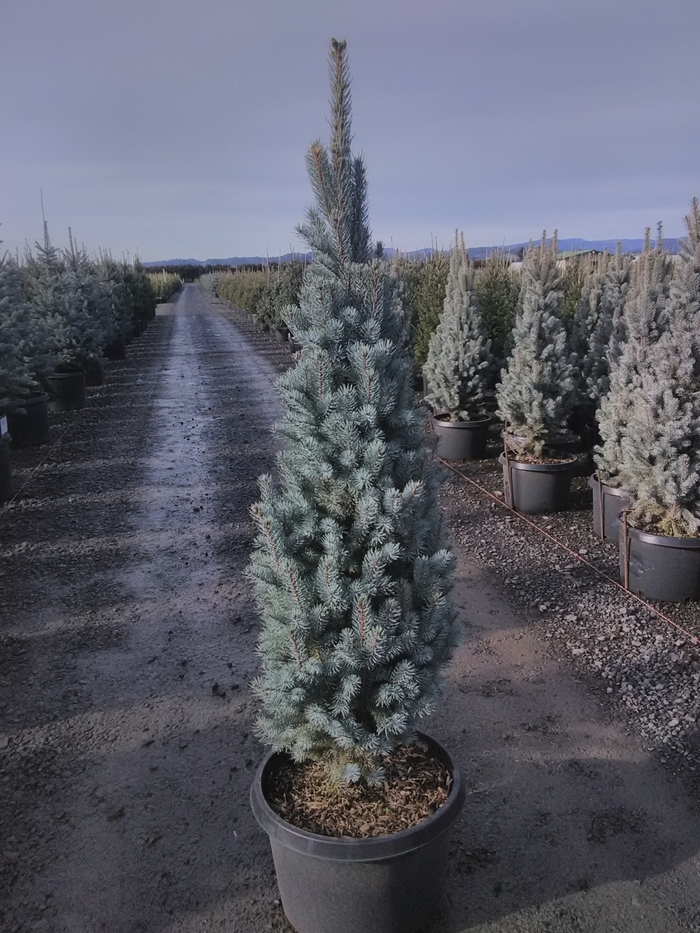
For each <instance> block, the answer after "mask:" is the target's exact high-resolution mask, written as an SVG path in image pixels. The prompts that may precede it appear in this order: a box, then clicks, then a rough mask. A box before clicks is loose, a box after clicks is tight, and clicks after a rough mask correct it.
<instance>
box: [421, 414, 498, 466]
mask: <svg viewBox="0 0 700 933" xmlns="http://www.w3.org/2000/svg"><path fill="white" fill-rule="evenodd" d="M490 424H491V419H490V418H489V417H488V416H487V417H485V418H479V419H477V420H474V421H447V420H444V419H442V418H440V416H439V415H436V416H433V429H434V431H435V434H436V435H437V439H438V444H437V455H438V457H442V459H443V460H483V459H484V457H485V456H486V441H487V439H488V433H489V425H490Z"/></svg>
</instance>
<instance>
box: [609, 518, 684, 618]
mask: <svg viewBox="0 0 700 933" xmlns="http://www.w3.org/2000/svg"><path fill="white" fill-rule="evenodd" d="M620 528H621V531H620V579H621V581H622V583H623V584H624V585H625V587H626V588H627V589H628V590H630V591H631V592H632V593H637V594H638V595H639V596H644V597H645V598H646V599H661V600H664V601H666V602H674V603H680V602H685V601H686V600H689V599H693V600H700V538H676V537H674V536H673V535H653V534H649V533H648V532H646V531H640V530H639V529H638V528H632V526H631V525H628V524H627V522H626V521H623V522H622V523H621V525H620Z"/></svg>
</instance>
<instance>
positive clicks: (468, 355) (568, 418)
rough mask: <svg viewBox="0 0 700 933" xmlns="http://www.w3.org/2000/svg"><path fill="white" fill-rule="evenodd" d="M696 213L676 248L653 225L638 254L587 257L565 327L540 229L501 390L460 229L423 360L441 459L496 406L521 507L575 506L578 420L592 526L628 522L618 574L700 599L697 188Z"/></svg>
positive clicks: (554, 260)
mask: <svg viewBox="0 0 700 933" xmlns="http://www.w3.org/2000/svg"><path fill="white" fill-rule="evenodd" d="M686 225H687V229H688V237H687V239H685V240H684V241H682V247H681V253H680V255H679V256H678V257H677V259H676V260H675V261H674V259H673V258H672V257H671V256H670V255H669V254H668V253H667V252H666V250H665V249H664V246H663V236H662V231H661V228H660V227H659V232H658V239H657V244H656V246H655V247H653V248H652V245H651V241H650V236H649V230H647V234H646V238H645V245H644V249H643V251H642V253H641V254H640V255H639V256H637V257H630V256H623V255H622V253H621V251H620V250H619V249H618V252H617V253H616V254H615V255H614V256H610V255H607V254H605V255H602V256H599V257H596V258H595V260H594V261H592V262H590V265H589V267H588V269H587V274H586V275H584V276H583V278H582V282H581V288H580V296H579V298H578V301H577V304H576V309H575V313H574V316H573V319H572V320H571V321H570V324H569V327H568V328H567V326H566V321H565V318H564V314H563V305H564V300H565V288H564V283H563V279H564V269H563V263H562V262H561V261H560V260H559V259H558V257H557V244H556V235H555V237H554V238H553V239H552V240H551V242H549V243H548V242H547V240H546V237H545V236H544V235H543V238H542V241H541V243H540V244H539V245H537V246H535V247H531V248H530V249H529V250H528V251H527V252H526V254H525V256H524V260H523V264H522V271H521V280H520V294H519V299H518V303H517V311H516V316H515V322H514V326H513V329H512V331H511V333H510V334H509V335H508V337H507V338H506V341H505V343H504V348H505V356H506V359H505V363H504V365H502V367H501V368H500V376H499V377H497V378H498V381H497V382H496V385H495V405H491V404H490V402H491V399H490V396H489V386H490V385H492V384H493V380H494V370H495V369H496V368H497V367H498V363H499V361H498V358H497V357H496V355H495V354H494V353H493V352H492V351H491V347H490V342H489V340H488V339H487V337H486V330H485V327H484V323H483V318H482V315H481V310H480V307H479V300H478V294H477V292H476V290H475V288H474V284H473V283H474V276H473V270H471V268H470V264H469V262H468V258H467V255H466V252H465V250H464V247H463V244H462V245H460V244H457V242H455V247H454V249H453V251H452V256H451V260H450V270H449V276H448V281H447V289H446V296H445V302H444V309H443V313H442V316H441V318H440V322H439V324H438V326H437V328H436V330H435V331H434V333H433V335H432V337H431V340H430V345H429V350H428V354H427V360H426V363H425V366H424V368H423V372H424V375H425V378H426V383H427V387H428V391H427V395H426V398H427V401H428V402H429V403H430V404H431V405H432V406H433V407H434V409H435V412H434V424H435V429H436V431H437V432H438V435H439V437H440V448H439V449H440V450H441V452H442V455H443V456H444V457H445V458H446V459H466V458H470V457H478V456H482V455H483V453H482V452H483V448H484V444H485V432H486V430H487V428H488V425H489V423H490V416H491V415H492V414H493V413H494V408H495V414H496V415H497V416H498V417H499V418H500V419H501V421H502V422H503V425H504V430H503V437H504V451H503V454H502V455H501V458H500V459H501V462H502V464H503V470H504V487H505V494H506V499H507V501H508V503H509V504H510V505H512V506H514V507H515V508H517V509H519V510H521V511H526V512H541V511H551V510H558V509H562V508H565V507H566V504H567V501H568V493H569V487H570V483H571V478H572V476H573V473H574V467H575V465H576V458H575V457H574V456H572V455H570V454H566V453H565V452H564V451H563V449H562V448H563V447H565V446H566V445H567V443H568V445H569V446H570V445H571V434H572V432H571V428H572V426H573V427H575V428H577V429H578V430H579V431H580V432H581V433H583V434H584V435H587V436H588V437H589V439H593V440H596V439H597V440H598V444H597V445H596V446H595V449H594V459H595V464H596V466H597V468H598V470H597V474H596V475H595V477H593V478H592V479H591V486H592V488H593V491H594V524H595V527H596V530H597V531H598V533H599V534H601V535H603V536H605V537H608V538H613V537H614V538H615V539H617V538H618V534H617V532H618V526H619V525H620V522H621V521H622V526H623V532H624V533H623V536H622V539H621V541H620V547H621V576H622V579H623V580H624V582H625V583H626V584H627V585H628V586H629V587H630V588H631V589H633V590H635V591H636V592H641V593H643V594H644V595H646V596H649V597H651V598H660V599H686V598H695V599H697V598H700V538H699V537H698V531H699V530H700V394H699V393H700V363H698V360H700V353H699V352H698V351H699V350H700V346H699V345H698V344H699V341H700V209H699V207H698V201H697V199H694V200H693V202H692V205H691V210H690V213H689V214H688V216H687V217H686ZM596 435H598V436H597V437H596ZM458 437H459V438H460V441H459V442H458V441H457V440H455V438H458ZM461 437H464V438H465V439H468V440H464V441H462V440H461ZM475 438H477V439H478V440H475ZM470 444H471V445H472V446H471V447H470V446H469V445H470ZM474 445H476V446H474ZM621 516H622V519H621ZM671 549H672V550H671ZM671 566H673V567H675V568H676V572H675V573H670V572H669V571H670V567H671Z"/></svg>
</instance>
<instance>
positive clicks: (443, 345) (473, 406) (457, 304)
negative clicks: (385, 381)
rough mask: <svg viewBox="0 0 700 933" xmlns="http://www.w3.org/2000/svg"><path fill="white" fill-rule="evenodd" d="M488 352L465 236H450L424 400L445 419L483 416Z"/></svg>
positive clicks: (488, 361)
mask: <svg viewBox="0 0 700 933" xmlns="http://www.w3.org/2000/svg"><path fill="white" fill-rule="evenodd" d="M490 351H491V342H490V340H488V339H487V337H486V331H485V328H484V324H483V321H482V318H481V313H480V311H479V306H478V303H477V299H476V293H475V291H474V268H473V266H471V265H470V263H469V258H468V256H467V252H466V250H465V248H464V240H462V241H461V242H458V241H457V236H456V235H455V244H454V248H453V249H452V252H451V254H450V270H449V273H448V276H447V286H446V292H445V303H444V306H443V311H442V315H441V317H440V323H439V324H438V326H437V329H436V330H435V333H434V334H433V336H432V337H431V339H430V346H429V348H428V359H427V360H426V362H425V366H424V367H423V373H424V375H425V378H426V381H427V383H428V387H429V392H428V394H427V395H426V401H427V402H429V403H430V404H431V405H432V406H433V407H434V408H436V409H438V410H443V411H446V412H447V413H448V414H449V417H450V421H474V420H476V419H478V418H483V417H485V408H486V395H487V390H488V375H489V370H490V367H491V352H490Z"/></svg>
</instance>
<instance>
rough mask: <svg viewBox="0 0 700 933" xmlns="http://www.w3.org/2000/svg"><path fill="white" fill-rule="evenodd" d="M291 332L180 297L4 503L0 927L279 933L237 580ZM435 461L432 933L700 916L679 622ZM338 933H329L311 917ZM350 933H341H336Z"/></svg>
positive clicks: (672, 923) (251, 657)
mask: <svg viewBox="0 0 700 933" xmlns="http://www.w3.org/2000/svg"><path fill="white" fill-rule="evenodd" d="M291 363H292V356H291V353H290V351H289V349H288V348H287V346H286V345H282V344H280V343H278V342H276V341H275V340H274V339H273V338H272V337H271V336H270V335H269V334H266V333H263V332H262V331H261V330H259V329H258V328H257V327H256V326H255V325H254V324H252V323H250V320H249V317H248V315H245V314H243V313H241V312H239V311H237V310H236V309H235V308H232V307H231V306H230V305H228V304H227V303H226V302H224V301H222V300H221V299H217V298H215V297H213V296H212V294H211V293H210V292H206V291H204V290H202V289H200V288H199V287H198V286H196V285H186V286H184V287H183V289H182V290H181V291H180V293H179V294H178V295H177V296H176V298H175V299H174V301H173V303H170V304H161V305H160V306H159V308H158V313H157V315H156V317H155V319H154V320H153V321H152V322H151V323H150V325H149V327H148V329H147V330H146V332H145V333H144V334H143V335H142V336H141V337H140V338H138V339H137V340H135V341H134V342H133V343H132V345H131V346H130V347H129V351H128V357H127V360H126V361H125V362H121V363H110V364H108V375H107V380H106V382H105V384H104V385H103V386H100V387H98V388H93V389H89V390H88V395H89V399H88V404H87V406H86V408H84V409H82V410H80V411H77V412H65V413H55V414H53V415H52V428H51V442H50V444H49V445H47V446H44V447H40V448H35V449H29V450H24V451H18V450H13V452H12V460H13V471H14V477H15V489H16V493H15V496H14V498H13V499H12V500H11V501H10V502H9V503H8V504H7V505H6V506H4V507H3V508H2V509H0V661H1V663H0V827H2V831H1V834H0V853H1V856H2V858H1V861H0V930H2V931H3V933H5V931H7V933H29V931H32V933H34V931H45V933H97V931H107V933H136V931H143V933H159V931H163V933H166V931H167V933H200V931H204V930H227V931H235V933H263V931H278V933H291V927H290V926H289V924H288V923H287V921H286V919H285V917H284V914H283V912H282V908H281V906H280V903H279V899H278V893H277V888H276V882H275V874H274V868H273V863H272V857H271V854H270V851H269V843H268V838H267V836H266V835H265V834H264V833H263V831H262V830H261V829H260V828H259V827H258V825H257V824H256V822H255V820H254V818H253V816H252V813H251V810H250V805H249V799H248V794H249V789H250V785H251V781H252V776H253V772H254V770H255V768H256V766H257V764H258V762H259V761H260V760H261V758H262V756H263V753H264V750H263V747H262V746H261V744H260V743H259V741H258V740H257V739H256V737H255V734H254V722H255V716H256V701H255V699H254V697H253V695H252V691H251V687H250V682H251V680H252V679H253V678H254V677H255V675H256V671H257V657H256V651H255V645H256V640H257V632H258V624H257V619H256V614H255V611H254V607H253V604H252V601H251V597H250V592H249V588H248V585H247V583H246V581H245V579H244V569H245V566H246V564H247V561H248V555H249V553H250V549H251V545H252V540H253V528H252V523H251V521H250V518H249V508H250V505H251V503H252V502H253V501H254V500H255V499H256V497H257V485H256V479H257V477H258V475H259V474H260V473H262V472H266V471H271V470H272V469H273V468H274V450H275V444H274V439H273V437H272V436H271V434H270V427H271V425H272V424H273V422H274V421H275V420H276V419H277V418H278V417H279V415H280V410H279V405H278V401H277V396H276V391H275V388H274V379H275V378H276V376H277V375H278V374H279V373H280V372H282V371H283V370H284V369H285V368H286V367H288V366H289V365H290V364H291ZM496 439H497V432H496V431H495V430H494V435H493V439H492V442H491V445H490V447H489V454H490V456H489V457H488V459H486V460H484V461H480V462H476V463H457V464H454V465H453V467H454V468H453V469H447V470H446V475H447V478H446V482H445V484H444V487H443V493H442V499H443V504H444V506H445V509H446V513H447V516H448V518H449V521H450V524H451V528H452V533H453V539H454V543H455V548H456V550H457V553H458V575H457V586H456V602H457V604H458V606H459V608H460V620H461V622H462V625H463V638H462V642H461V645H460V647H459V648H458V649H457V651H456V653H455V656H454V659H453V661H452V662H451V664H450V666H449V668H448V671H447V677H446V684H445V695H444V698H443V700H442V702H441V704H440V707H439V709H438V711H437V713H436V714H435V716H434V717H433V718H432V720H431V721H429V722H428V723H427V724H426V726H425V728H426V731H428V732H430V733H431V734H433V735H435V737H436V738H437V739H438V740H439V741H441V742H444V744H445V745H446V746H447V748H448V749H450V751H451V752H452V753H453V755H454V757H455V758H456V760H457V762H458V763H459V766H460V768H461V770H462V773H463V776H464V781H465V784H466V789H467V800H466V804H465V806H464V808H463V810H462V812H461V815H460V817H459V818H458V820H457V823H456V824H455V825H454V827H453V830H452V835H451V844H450V845H451V849H450V869H449V877H448V880H447V896H446V899H445V904H444V909H443V911H442V914H441V915H440V917H439V919H438V921H436V923H435V924H434V926H433V928H432V929H431V933H457V931H463V933H466V931H474V933H477V931H478V933H487V931H488V933H541V931H546V930H550V931H556V933H582V931H585V933H594V931H595V933H600V931H622V933H660V931H663V933H676V931H686V933H688V931H692V933H697V931H698V930H700V851H699V850H700V811H699V810H698V803H697V800H698V794H697V791H698V788H699V787H700V780H699V779H700V739H699V738H698V727H697V722H696V720H697V718H698V716H699V715H700V691H699V690H698V686H699V684H700V648H698V646H697V642H696V638H697V637H698V636H700V609H699V607H698V606H697V604H693V605H687V606H667V605H663V606H662V605H661V604H655V605H653V606H651V605H647V604H643V603H641V602H640V601H638V600H636V599H635V598H634V597H632V596H631V595H630V594H628V593H626V592H624V591H623V590H622V589H621V588H620V587H619V586H617V585H616V583H615V582H614V580H615V579H617V575H618V570H617V552H616V549H615V547H614V546H612V545H611V544H610V543H609V542H608V543H605V542H602V541H600V540H599V539H598V538H596V537H595V536H594V535H593V532H592V521H591V506H590V495H591V494H590V490H589V489H588V486H587V476H586V470H585V464H583V463H582V464H581V470H580V471H579V472H580V475H579V477H578V478H577V479H576V481H575V484H574V495H573V499H572V504H571V509H570V510H569V511H567V512H566V513H561V514H558V515H552V516H537V517H535V518H533V519H531V520H530V521H529V522H526V521H524V520H523V518H521V517H519V516H518V515H516V514H515V513H512V512H510V511H509V510H507V509H506V508H505V507H504V506H503V504H502V502H501V501H499V500H500V499H501V498H502V496H501V487H502V478H501V473H500V467H499V466H498V463H497V460H496V456H497V454H498V448H497V442H496ZM329 933H331V931H329ZM358 933H359V931H358Z"/></svg>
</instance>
